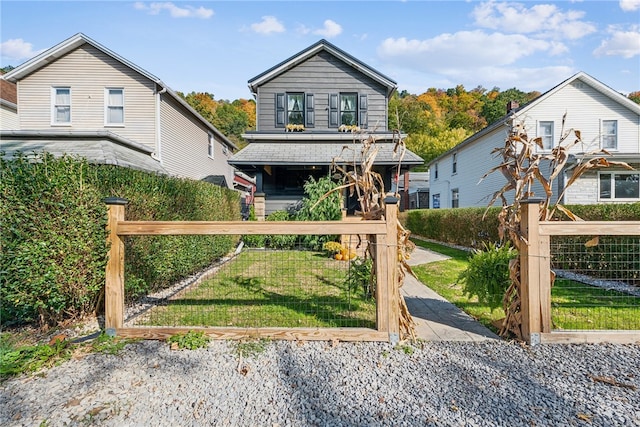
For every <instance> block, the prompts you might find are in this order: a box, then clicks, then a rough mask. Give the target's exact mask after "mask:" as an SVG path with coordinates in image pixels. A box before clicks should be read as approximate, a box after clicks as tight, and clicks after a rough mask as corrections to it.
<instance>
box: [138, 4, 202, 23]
mask: <svg viewBox="0 0 640 427" xmlns="http://www.w3.org/2000/svg"><path fill="white" fill-rule="evenodd" d="M133 7H134V8H135V9H137V10H144V11H147V12H148V13H149V14H150V15H159V14H160V12H162V11H163V10H166V11H168V12H169V14H170V15H171V17H172V18H201V19H209V18H211V17H212V16H213V9H207V8H204V7H202V6H200V7H198V8H196V7H193V6H189V5H185V6H183V7H179V6H176V5H175V4H173V3H171V2H161V3H151V4H149V5H148V6H147V5H146V4H145V3H143V2H136V3H134V4H133Z"/></svg>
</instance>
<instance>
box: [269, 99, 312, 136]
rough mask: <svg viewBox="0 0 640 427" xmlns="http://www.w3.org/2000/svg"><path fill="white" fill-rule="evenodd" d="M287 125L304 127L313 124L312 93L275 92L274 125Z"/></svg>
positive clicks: (279, 126) (281, 126)
mask: <svg viewBox="0 0 640 427" xmlns="http://www.w3.org/2000/svg"><path fill="white" fill-rule="evenodd" d="M288 125H292V126H294V125H295V126H299V127H301V128H302V129H303V130H304V128H305V127H313V126H314V125H315V106H314V96H313V94H312V93H302V92H299V93H277V94H276V127H278V128H283V127H286V126H288Z"/></svg>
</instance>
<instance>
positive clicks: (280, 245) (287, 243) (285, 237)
mask: <svg viewBox="0 0 640 427" xmlns="http://www.w3.org/2000/svg"><path fill="white" fill-rule="evenodd" d="M290 220H291V217H290V216H289V213H288V212H287V211H275V212H272V213H271V214H270V215H269V216H268V217H267V221H290ZM266 240H267V246H268V247H270V248H273V249H292V248H293V247H295V245H296V241H297V240H298V236H297V235H295V234H272V235H269V236H267V237H266Z"/></svg>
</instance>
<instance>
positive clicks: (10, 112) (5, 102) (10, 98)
mask: <svg viewBox="0 0 640 427" xmlns="http://www.w3.org/2000/svg"><path fill="white" fill-rule="evenodd" d="M17 127H18V94H17V92H16V85H15V84H14V83H10V82H8V81H5V80H0V130H3V129H16V128H17Z"/></svg>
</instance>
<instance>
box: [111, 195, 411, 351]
mask: <svg viewBox="0 0 640 427" xmlns="http://www.w3.org/2000/svg"><path fill="white" fill-rule="evenodd" d="M385 202H386V210H385V216H384V219H383V220H368V221H365V220H363V221H348V222H346V221H310V222H301V221H273V222H264V221H228V222H227V221H222V222H220V221H127V220H125V206H126V204H127V201H126V200H124V199H118V198H109V199H105V203H106V204H107V205H108V209H109V213H108V215H109V218H108V224H107V228H108V231H109V242H110V250H109V259H108V263H107V268H106V287H105V327H106V331H107V333H108V334H109V335H118V336H124V337H131V338H145V339H165V338H167V337H169V336H171V335H174V334H177V333H184V332H187V331H203V332H204V333H205V334H207V335H208V336H210V337H212V338H218V339H241V338H247V337H252V338H257V337H270V338H276V339H288V340H298V339H300V340H332V339H337V340H341V341H391V342H395V341H397V340H398V335H399V308H398V307H399V306H398V303H399V302H398V301H397V295H398V289H397V286H398V284H397V271H396V263H397V232H398V230H397V217H398V205H397V199H395V198H392V197H388V198H387V199H385ZM249 234H250V235H260V234H297V235H317V234H323V235H326V234H330V235H331V234H335V235H344V234H358V235H369V236H370V240H371V241H372V242H373V243H374V246H375V263H376V266H375V271H376V274H377V277H376V279H377V285H376V286H377V287H376V328H375V329H371V328H273V327H270V328H240V327H147V326H135V327H125V326H124V315H125V295H124V258H125V249H124V240H123V238H124V237H125V236H140V235H156V236H157V235H249Z"/></svg>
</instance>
